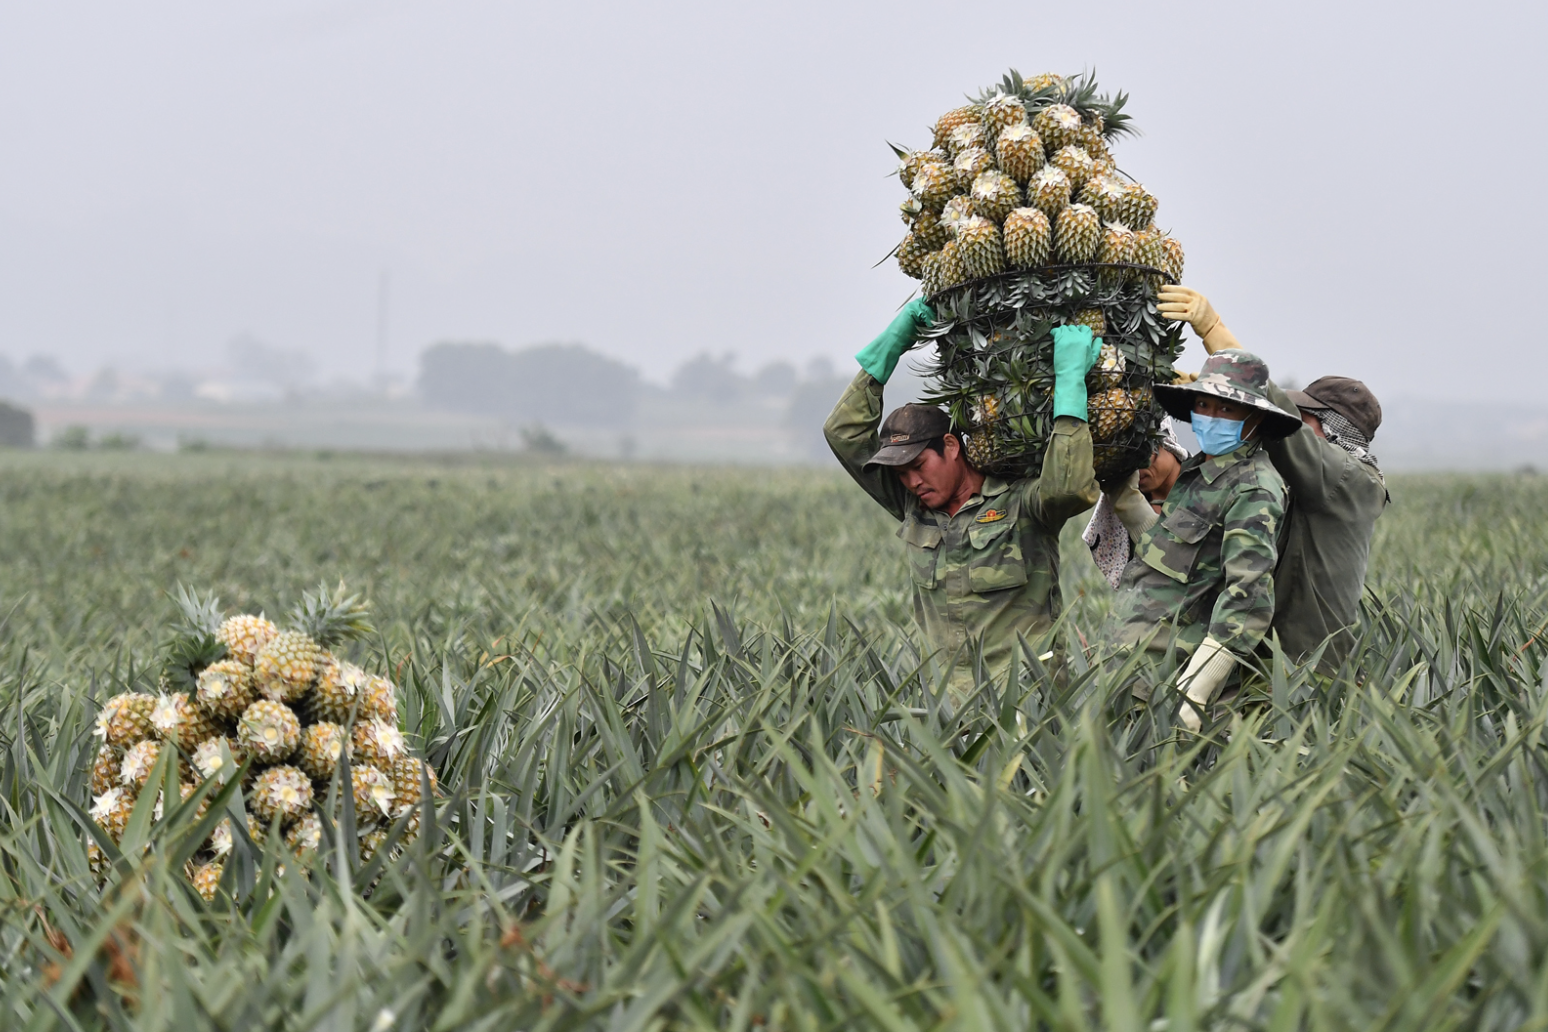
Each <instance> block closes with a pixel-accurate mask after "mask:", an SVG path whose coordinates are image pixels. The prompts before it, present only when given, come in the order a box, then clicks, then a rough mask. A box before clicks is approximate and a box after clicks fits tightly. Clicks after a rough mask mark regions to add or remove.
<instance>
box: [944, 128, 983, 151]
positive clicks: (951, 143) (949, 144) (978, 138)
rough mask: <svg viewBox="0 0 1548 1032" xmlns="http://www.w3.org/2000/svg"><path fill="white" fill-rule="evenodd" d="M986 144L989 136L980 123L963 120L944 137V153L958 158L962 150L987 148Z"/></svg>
mask: <svg viewBox="0 0 1548 1032" xmlns="http://www.w3.org/2000/svg"><path fill="white" fill-rule="evenodd" d="M988 144H989V137H988V134H987V133H985V132H984V127H983V125H982V124H981V123H979V122H964V123H963V124H962V125H959V126H957V128H955V129H953V130H952V131H951V135H950V136H948V137H946V153H947V154H950V155H951V156H952V157H953V158H960V157H961V156H962V153H963V152H964V151H969V150H987V149H988Z"/></svg>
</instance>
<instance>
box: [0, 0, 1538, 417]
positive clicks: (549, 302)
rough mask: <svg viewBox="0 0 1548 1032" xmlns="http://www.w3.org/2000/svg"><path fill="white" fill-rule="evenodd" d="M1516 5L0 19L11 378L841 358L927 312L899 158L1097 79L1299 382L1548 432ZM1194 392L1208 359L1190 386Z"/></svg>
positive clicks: (1202, 265)
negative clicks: (1132, 124) (912, 276)
mask: <svg viewBox="0 0 1548 1032" xmlns="http://www.w3.org/2000/svg"><path fill="white" fill-rule="evenodd" d="M1545 12H1548V4H1543V3H1541V2H1538V3H1510V4H1503V3H1476V2H1475V3H1467V4H1444V5H1443V4H1433V3H1414V2H1405V3H1381V4H1377V3H1358V2H1354V3H1351V2H1347V0H1346V2H1340V3H1322V2H1310V3H1309V2H1304V0H1302V2H1297V3H1280V4H1275V5H1272V6H1270V5H1268V4H1250V3H1240V2H1237V3H1229V4H1225V3H1222V4H1189V3H1167V4H1157V3H1145V4H1136V3H1114V2H1109V3H1102V4H1089V5H1072V4H1061V5H1054V4H1046V3H1032V2H1028V0H1020V2H1016V3H1006V4H995V3H945V2H937V3H929V4H927V3H909V4H904V3H887V4H861V3H842V2H841V3H831V2H829V3H821V4H808V3H788V2H787V3H781V4H763V5H757V6H753V5H746V4H735V3H725V2H721V3H703V4H668V3H660V2H657V3H652V4H648V5H646V4H639V5H609V4H573V3H572V4H542V5H537V4H519V3H493V2H471V0H436V2H434V3H431V2H389V0H373V2H369V3H356V2H349V3H346V2H326V0H313V2H308V3H295V2H258V3H244V4H236V3H212V2H210V0H202V2H197V3H195V2H177V3H174V2H139V0H131V2H127V3H106V2H98V3H77V2H70V0H48V2H47V3H36V2H22V0H0V353H5V354H8V355H10V356H11V357H13V358H20V357H23V356H25V355H27V354H30V353H32V352H46V353H52V354H55V355H57V356H59V357H60V358H61V359H63V360H64V361H65V362H66V363H67V364H69V365H70V366H72V367H73V368H75V369H76V370H77V371H82V372H84V371H87V370H89V369H92V368H95V367H96V366H97V365H99V364H102V363H105V362H112V363H116V364H117V365H119V366H120V367H123V368H155V367H158V366H167V365H173V364H178V365H208V364H211V363H214V362H217V361H218V360H219V358H220V356H221V354H222V353H223V351H224V348H225V345H226V342H227V341H228V340H230V339H231V338H232V337H233V336H235V335H237V334H239V333H249V334H252V335H254V336H256V337H258V338H260V339H262V340H264V341H267V342H269V343H271V344H273V345H276V346H280V347H284V348H292V349H298V350H304V351H306V352H308V353H309V354H311V355H312V357H313V358H314V360H315V361H316V362H317V363H318V365H319V366H320V367H322V368H323V369H324V370H325V371H327V372H329V373H335V372H341V371H344V370H346V369H350V368H352V367H353V368H355V369H361V368H364V369H367V370H368V369H369V367H370V363H371V362H372V359H373V355H374V348H375V335H376V315H375V309H376V293H377V282H378V277H379V275H380V273H381V270H383V269H388V270H390V275H391V284H392V287H391V309H390V354H389V360H390V365H391V366H392V367H393V368H395V369H397V370H400V371H402V372H405V373H407V372H409V371H410V370H412V368H413V367H414V362H415V358H416V355H417V354H418V352H419V351H420V349H422V348H423V347H424V346H426V345H427V344H429V343H431V342H433V341H436V340H443V339H486V340H495V341H499V342H501V343H504V344H507V345H520V344H527V343H533V342H538V341H545V340H581V341H585V342H587V343H589V344H591V345H593V346H595V347H597V348H600V349H602V350H603V351H606V352H608V353H610V354H613V355H616V356H619V357H621V358H624V359H627V360H629V361H631V362H634V363H636V364H637V365H639V366H640V367H642V368H643V369H645V370H646V372H647V373H648V374H649V375H651V376H653V377H661V376H664V375H665V373H666V372H667V371H669V370H670V369H671V368H672V367H674V366H675V365H676V364H677V363H678V362H680V361H681V360H683V359H684V358H686V357H689V356H690V355H692V354H695V353H697V352H700V351H704V350H709V351H714V352H721V351H727V350H729V351H734V352H736V353H737V354H739V355H740V356H741V362H742V365H743V367H744V368H749V369H750V368H753V367H755V366H757V365H759V364H762V363H764V362H766V361H769V360H772V359H775V358H781V357H784V358H790V359H792V360H795V361H797V362H798V363H799V362H804V361H805V360H807V359H809V358H811V357H813V356H816V355H827V356H830V357H832V358H833V359H834V360H835V361H839V362H842V363H844V364H843V366H842V367H843V368H845V369H847V368H849V365H848V356H849V355H851V354H852V353H853V352H854V351H855V350H856V349H857V348H858V347H859V346H860V345H862V344H864V343H865V342H866V341H867V340H868V339H869V338H870V337H871V336H873V335H874V334H875V333H876V332H877V331H878V330H879V329H880V328H881V327H882V326H884V325H885V324H886V323H887V321H888V320H889V319H890V318H891V316H892V314H893V312H894V310H895V309H896V307H897V306H898V305H899V304H900V303H901V302H902V301H903V300H904V299H905V298H906V297H907V296H908V294H909V292H910V290H911V289H912V286H913V281H911V280H908V279H906V278H905V277H904V276H903V275H902V274H901V273H899V272H898V271H897V270H896V267H895V266H894V265H893V264H892V263H891V262H888V263H887V264H885V265H883V266H882V267H881V268H877V269H872V265H873V263H875V262H876V261H877V260H878V259H879V258H881V257H882V256H883V255H884V254H886V253H887V251H888V250H889V249H890V248H891V247H892V245H893V244H894V243H895V242H896V241H897V239H898V238H899V237H900V236H901V235H902V233H903V226H902V224H901V223H900V222H899V220H898V217H897V214H896V205H897V203H898V201H899V200H900V199H901V197H902V192H903V191H902V187H901V186H900V185H899V184H898V182H897V180H896V179H892V178H888V173H889V172H890V171H891V169H892V167H893V165H894V161H893V159H892V157H891V154H890V152H889V151H888V149H887V147H886V144H885V142H884V141H886V140H889V139H890V140H896V141H900V142H904V143H912V144H921V145H922V144H925V143H927V142H928V131H927V129H926V126H927V125H928V124H929V123H931V122H932V121H933V120H934V118H935V116H936V115H938V114H939V113H940V112H941V111H944V110H945V109H947V108H949V107H951V106H953V105H954V104H955V103H956V102H958V100H959V98H960V97H961V96H962V94H963V93H964V92H965V91H970V90H974V91H976V89H977V88H978V87H980V86H982V85H984V84H986V83H989V82H991V81H995V80H997V79H998V78H999V76H1000V75H1001V73H1002V72H1003V71H1004V70H1005V69H1006V68H1008V67H1011V66H1014V67H1017V68H1019V69H1021V70H1022V71H1023V72H1026V73H1033V72H1038V71H1043V70H1049V69H1051V70H1059V71H1078V70H1080V69H1081V68H1083V67H1091V66H1095V67H1096V68H1097V69H1098V71H1099V72H1100V79H1101V81H1102V83H1103V85H1104V86H1106V87H1108V88H1113V89H1123V90H1126V91H1128V92H1129V93H1130V94H1131V96H1132V100H1131V102H1130V108H1129V110H1130V111H1131V112H1132V113H1133V115H1134V117H1135V120H1136V122H1137V123H1138V124H1139V126H1140V128H1141V129H1142V130H1143V131H1144V134H1145V135H1144V136H1142V137H1141V138H1139V139H1137V140H1131V141H1128V142H1125V143H1123V144H1121V145H1120V146H1119V147H1118V148H1117V157H1118V160H1119V164H1120V165H1121V166H1122V167H1123V168H1124V169H1125V170H1126V171H1128V172H1129V173H1131V174H1133V175H1135V176H1136V177H1137V178H1139V179H1140V180H1142V181H1143V182H1144V183H1145V184H1146V185H1147V186H1149V187H1150V188H1151V190H1152V191H1153V192H1154V193H1156V194H1157V195H1158V196H1159V197H1160V199H1161V207H1160V213H1159V218H1158V221H1159V222H1160V223H1161V224H1162V225H1163V226H1164V227H1168V228H1170V229H1171V231H1172V232H1173V234H1174V235H1175V236H1177V237H1178V238H1179V239H1180V240H1181V241H1182V243H1183V245H1184V247H1185V248H1186V250H1187V255H1188V262H1187V275H1186V277H1185V279H1186V281H1187V282H1188V283H1189V284H1190V285H1192V286H1195V287H1197V288H1199V289H1201V290H1204V291H1205V292H1206V293H1208V294H1209V295H1210V296H1211V297H1212V298H1213V299H1214V300H1215V302H1216V306H1217V307H1218V308H1219V309H1220V311H1221V312H1222V314H1223V315H1224V317H1225V319H1226V321H1227V322H1228V323H1230V325H1231V326H1232V327H1233V328H1234V329H1235V330H1236V332H1237V334H1238V336H1239V337H1240V338H1241V339H1242V340H1243V341H1244V342H1245V343H1246V344H1247V346H1249V347H1253V348H1255V349H1257V350H1259V351H1260V352H1261V353H1262V354H1263V355H1264V356H1265V357H1266V358H1267V359H1268V360H1269V362H1270V364H1271V365H1272V367H1273V368H1274V370H1275V371H1276V373H1279V374H1280V375H1281V376H1295V377H1299V378H1300V379H1302V380H1303V381H1304V380H1306V379H1308V378H1310V377H1313V376H1316V375H1319V374H1322V373H1325V372H1339V373H1346V374H1351V375H1356V376H1361V377H1364V378H1365V379H1367V380H1368V381H1369V382H1370V383H1371V385H1372V387H1373V388H1375V389H1376V390H1377V391H1378V393H1381V394H1385V395H1388V396H1397V395H1408V396H1418V397H1443V396H1446V395H1447V394H1455V395H1457V396H1461V397H1468V398H1474V399H1483V398H1490V397H1496V396H1503V397H1506V398H1509V399H1513V400H1519V401H1541V398H1542V387H1541V384H1542V382H1543V381H1544V380H1545V378H1548V349H1545V348H1543V347H1542V343H1541V341H1540V338H1539V332H1538V331H1537V330H1535V329H1533V327H1535V326H1537V325H1539V320H1538V318H1537V317H1536V316H1535V315H1534V314H1533V313H1534V312H1535V311H1536V306H1537V305H1538V304H1539V303H1540V299H1541V298H1542V287H1541V283H1542V280H1543V273H1544V271H1545V270H1544V264H1545V259H1544V255H1545V253H1548V249H1545V247H1544V244H1543V242H1544V240H1545V238H1548V214H1545V211H1548V209H1545V206H1544V205H1543V204H1542V203H1540V201H1539V195H1540V193H1541V191H1540V190H1539V188H1538V187H1534V186H1532V185H1531V184H1532V182H1533V177H1534V176H1537V175H1541V174H1542V169H1543V167H1544V158H1545V156H1548V155H1545V128H1544V127H1545V124H1548V120H1545V117H1544V116H1545V107H1548V105H1545V102H1544V89H1543V86H1542V80H1541V75H1542V53H1543V50H1544V47H1545V44H1548V33H1545V29H1548V15H1545ZM1190 360H1191V361H1192V362H1194V363H1196V362H1197V361H1198V360H1199V354H1198V350H1197V346H1196V345H1195V346H1194V348H1193V354H1192V355H1191V356H1190Z"/></svg>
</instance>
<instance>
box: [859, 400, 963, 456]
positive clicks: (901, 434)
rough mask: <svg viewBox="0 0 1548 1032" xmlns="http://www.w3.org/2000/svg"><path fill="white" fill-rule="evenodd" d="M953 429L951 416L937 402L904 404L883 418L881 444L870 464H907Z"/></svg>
mask: <svg viewBox="0 0 1548 1032" xmlns="http://www.w3.org/2000/svg"><path fill="white" fill-rule="evenodd" d="M950 432H951V417H950V416H948V415H946V413H945V412H943V411H941V410H940V409H938V408H936V407H935V406H934V405H919V404H913V405H902V406H899V407H898V408H895V409H893V410H892V414H891V415H889V416H888V417H887V418H886V419H885V420H883V421H882V425H881V431H880V433H881V447H880V448H878V449H876V454H875V455H872V456H871V457H870V459H868V460H867V461H866V465H867V466H907V465H908V464H909V463H910V462H913V461H914V460H915V459H917V458H919V453H920V452H922V451H924V450H925V447H926V446H927V445H928V444H929V443H930V442H931V441H934V440H938V439H940V438H942V437H945V436H946V435H947V434H948V433H950Z"/></svg>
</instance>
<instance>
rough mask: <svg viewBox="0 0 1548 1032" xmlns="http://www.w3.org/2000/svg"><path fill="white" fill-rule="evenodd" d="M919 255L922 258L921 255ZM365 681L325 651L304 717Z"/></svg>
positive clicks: (344, 718)
mask: <svg viewBox="0 0 1548 1032" xmlns="http://www.w3.org/2000/svg"><path fill="white" fill-rule="evenodd" d="M931 218H934V216H931ZM911 235H913V234H911ZM920 257H921V259H922V258H923V255H921V256H920ZM902 262H903V256H902V253H901V248H900V249H899V255H898V263H899V264H900V265H901V264H902ZM368 681H370V675H369V674H367V673H366V672H365V671H364V670H362V669H360V668H359V667H357V666H355V664H353V663H344V662H341V661H339V659H337V658H336V657H335V656H333V655H331V654H327V653H325V654H324V655H323V658H322V662H321V663H320V664H318V668H317V684H316V685H315V686H313V688H312V691H311V694H309V695H308V696H307V697H306V716H307V720H308V721H309V722H310V723H318V722H322V721H326V722H328V723H333V724H343V723H346V722H348V721H349V720H350V718H351V717H352V715H353V714H354V711H355V705H356V703H357V702H358V701H359V700H360V699H362V698H364V689H365V686H366V683H367V682H368Z"/></svg>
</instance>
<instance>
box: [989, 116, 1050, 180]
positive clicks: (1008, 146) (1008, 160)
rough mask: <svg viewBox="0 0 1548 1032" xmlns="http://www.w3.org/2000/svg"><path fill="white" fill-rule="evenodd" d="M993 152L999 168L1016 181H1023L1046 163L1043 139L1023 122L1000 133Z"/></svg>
mask: <svg viewBox="0 0 1548 1032" xmlns="http://www.w3.org/2000/svg"><path fill="white" fill-rule="evenodd" d="M995 154H996V156H998V158H999V159H1000V168H1001V169H1002V170H1003V171H1004V172H1005V173H1006V174H1007V175H1009V176H1011V177H1012V178H1014V179H1015V180H1016V181H1017V182H1018V183H1025V182H1026V181H1027V180H1028V179H1031V178H1032V177H1033V176H1034V175H1036V174H1037V170H1038V169H1040V168H1042V167H1043V166H1044V165H1045V164H1047V161H1048V159H1047V157H1046V156H1045V155H1044V153H1043V139H1042V137H1040V136H1038V135H1037V132H1036V131H1035V130H1034V129H1033V128H1032V127H1031V126H1030V125H1026V124H1025V123H1023V124H1021V125H1013V126H1010V127H1009V128H1007V129H1005V130H1003V131H1002V132H1001V133H1000V138H999V139H998V140H997V141H996V142H995Z"/></svg>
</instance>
